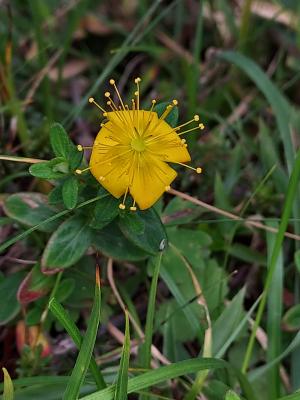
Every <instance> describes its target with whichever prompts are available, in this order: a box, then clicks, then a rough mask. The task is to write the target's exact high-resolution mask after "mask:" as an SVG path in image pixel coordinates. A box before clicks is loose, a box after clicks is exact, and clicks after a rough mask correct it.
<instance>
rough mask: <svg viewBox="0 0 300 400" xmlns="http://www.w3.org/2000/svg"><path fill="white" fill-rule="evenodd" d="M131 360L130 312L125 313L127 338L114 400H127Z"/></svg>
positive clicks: (125, 338)
mask: <svg viewBox="0 0 300 400" xmlns="http://www.w3.org/2000/svg"><path fill="white" fill-rule="evenodd" d="M129 358H130V333H129V318H128V312H126V313H125V337H124V344H123V348H122V356H121V361H120V366H119V373H118V379H117V383H116V390H115V395H114V400H127V387H128V368H129Z"/></svg>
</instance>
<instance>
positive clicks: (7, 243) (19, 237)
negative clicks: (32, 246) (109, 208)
mask: <svg viewBox="0 0 300 400" xmlns="http://www.w3.org/2000/svg"><path fill="white" fill-rule="evenodd" d="M106 196H108V193H107V194H106V193H105V194H103V195H101V196H97V197H94V198H93V199H90V200H86V201H84V202H83V203H80V204H78V206H77V207H75V209H77V208H81V207H84V206H87V205H88V204H91V203H94V202H95V201H97V200H100V199H103V198H104V197H106ZM75 209H73V210H63V211H61V212H59V213H57V214H55V215H53V216H52V217H50V218H47V219H45V220H44V221H42V222H40V223H39V224H37V225H34V226H33V227H32V228H29V229H27V230H26V231H25V232H22V233H20V234H19V235H16V236H14V237H13V238H11V239H8V240H6V241H5V242H4V243H2V244H1V246H0V253H1V252H2V251H4V250H5V249H7V248H8V247H9V246H11V245H13V244H14V243H16V242H18V241H20V240H22V239H24V238H25V237H26V236H28V235H30V233H32V232H34V231H36V230H37V229H38V228H40V227H41V226H42V225H44V224H47V223H48V222H51V221H55V220H56V219H58V218H60V217H63V216H64V215H66V214H69V213H71V212H73V211H74V210H75Z"/></svg>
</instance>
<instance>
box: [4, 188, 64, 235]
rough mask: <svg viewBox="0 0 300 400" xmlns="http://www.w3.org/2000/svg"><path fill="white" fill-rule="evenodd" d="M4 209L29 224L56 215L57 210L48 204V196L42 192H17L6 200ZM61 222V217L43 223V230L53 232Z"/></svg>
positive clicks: (32, 224) (40, 228)
mask: <svg viewBox="0 0 300 400" xmlns="http://www.w3.org/2000/svg"><path fill="white" fill-rule="evenodd" d="M4 211H5V213H6V214H7V215H8V216H9V217H10V218H12V219H14V220H16V221H18V222H20V223H21V224H24V225H27V226H34V225H37V224H40V223H41V222H43V221H45V220H47V219H48V218H51V217H54V216H55V215H56V214H57V210H56V209H55V208H54V207H50V206H49V205H48V204H47V197H46V196H45V195H43V194H41V193H30V192H26V193H22V192H21V193H16V194H13V195H11V196H9V197H8V198H7V199H6V200H5V202H4ZM60 223H61V219H57V220H55V221H51V222H49V223H45V224H43V225H41V226H40V227H39V228H38V229H39V230H40V231H43V232H53V231H54V229H56V228H57V227H58V225H59V224H60Z"/></svg>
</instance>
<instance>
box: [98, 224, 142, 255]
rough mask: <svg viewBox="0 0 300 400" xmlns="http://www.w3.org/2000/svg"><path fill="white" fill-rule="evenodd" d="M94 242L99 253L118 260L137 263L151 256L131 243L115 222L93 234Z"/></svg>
mask: <svg viewBox="0 0 300 400" xmlns="http://www.w3.org/2000/svg"><path fill="white" fill-rule="evenodd" d="M92 241H93V245H94V246H95V247H96V248H97V249H98V250H99V251H101V252H102V253H103V254H105V255H106V256H108V257H112V258H115V259H117V260H128V261H136V260H142V259H144V258H146V257H147V256H148V255H149V254H148V253H145V252H144V251H143V250H141V249H140V248H139V247H137V246H135V245H134V244H133V243H132V242H130V241H129V240H128V239H127V238H126V237H125V236H124V235H123V233H122V232H121V231H120V229H119V226H118V224H117V223H116V222H115V221H113V222H112V223H111V224H109V225H107V226H106V227H105V228H104V229H102V230H100V231H97V233H96V234H93V238H92Z"/></svg>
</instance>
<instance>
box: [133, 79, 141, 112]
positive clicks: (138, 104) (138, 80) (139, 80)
mask: <svg viewBox="0 0 300 400" xmlns="http://www.w3.org/2000/svg"><path fill="white" fill-rule="evenodd" d="M134 82H135V83H136V87H137V91H136V92H135V93H134V94H135V95H136V96H137V109H138V110H139V109H140V85H139V83H140V82H141V78H135V80H134Z"/></svg>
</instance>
